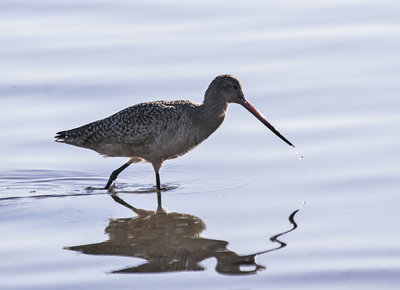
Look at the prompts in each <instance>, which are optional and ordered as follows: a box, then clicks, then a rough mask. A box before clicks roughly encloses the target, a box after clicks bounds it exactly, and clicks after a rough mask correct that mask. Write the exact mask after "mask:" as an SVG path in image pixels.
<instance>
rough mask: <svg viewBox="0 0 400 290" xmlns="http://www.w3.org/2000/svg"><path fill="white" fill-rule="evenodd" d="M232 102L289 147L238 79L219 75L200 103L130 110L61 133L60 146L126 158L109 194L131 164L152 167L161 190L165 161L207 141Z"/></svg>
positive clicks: (155, 104) (151, 105)
mask: <svg viewBox="0 0 400 290" xmlns="http://www.w3.org/2000/svg"><path fill="white" fill-rule="evenodd" d="M229 103H236V104H240V105H242V106H243V107H245V108H246V109H247V110H248V111H249V112H250V113H252V114H253V115H254V116H255V117H256V118H257V119H258V120H260V121H261V122H262V123H263V124H264V125H265V126H267V127H268V128H269V129H270V130H271V131H272V132H274V133H275V134H276V135H277V136H278V137H279V138H281V139H282V140H283V141H285V142H286V143H287V144H289V145H290V146H293V147H294V145H293V144H292V143H290V142H289V141H288V140H287V139H286V138H285V137H284V136H282V135H281V134H280V133H279V132H278V131H277V130H276V129H275V128H274V127H273V126H272V125H271V124H270V123H269V122H268V121H267V120H266V119H265V118H264V116H263V115H262V114H261V113H260V112H258V111H257V110H256V109H255V108H254V107H253V105H251V104H250V103H249V102H248V101H247V100H246V98H245V97H244V94H243V91H242V87H241V84H240V82H239V80H238V79H237V78H236V77H235V76H232V75H219V76H217V77H216V78H215V79H214V80H213V81H212V82H211V84H210V85H209V87H208V89H207V90H206V92H205V95H204V101H203V103H202V104H199V103H196V102H192V101H157V102H148V103H141V104H137V105H135V106H132V107H128V108H126V109H124V110H122V111H120V112H118V113H116V114H114V115H112V116H110V117H108V118H105V119H102V120H99V121H95V122H92V123H89V124H87V125H84V126H81V127H79V128H75V129H71V130H67V131H61V132H58V133H57V135H56V136H55V139H56V141H57V142H63V143H67V144H71V145H74V146H78V147H83V148H88V149H92V150H94V151H96V152H98V153H100V154H102V155H104V156H106V157H108V156H110V157H128V158H129V161H128V162H127V163H125V164H124V165H122V166H121V167H120V168H118V169H117V170H115V171H113V172H112V174H111V176H110V178H109V180H108V182H107V184H106V186H105V189H108V188H109V187H110V185H111V184H112V182H113V181H114V180H115V179H116V178H117V176H118V174H120V173H121V171H123V170H124V169H126V168H127V167H128V166H129V165H131V164H132V163H137V162H142V161H146V162H150V163H151V164H152V165H153V168H154V171H155V173H156V186H157V189H158V190H160V189H161V183H160V169H161V166H162V164H163V163H164V161H165V160H168V159H172V158H176V157H179V156H181V155H183V154H185V153H187V152H188V151H190V150H192V149H193V148H194V147H196V146H197V145H199V144H200V143H201V142H203V141H204V140H205V139H207V138H208V136H210V135H211V134H212V133H213V132H214V131H215V130H216V129H217V128H218V127H219V126H220V125H221V124H222V122H223V120H224V118H225V114H226V111H227V108H228V104H229Z"/></svg>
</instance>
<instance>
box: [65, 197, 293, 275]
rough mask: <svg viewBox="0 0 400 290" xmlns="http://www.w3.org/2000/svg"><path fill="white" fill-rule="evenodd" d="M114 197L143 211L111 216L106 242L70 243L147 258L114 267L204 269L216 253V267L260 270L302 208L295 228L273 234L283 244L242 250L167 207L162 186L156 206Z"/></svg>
mask: <svg viewBox="0 0 400 290" xmlns="http://www.w3.org/2000/svg"><path fill="white" fill-rule="evenodd" d="M111 197H112V198H113V200H114V201H115V202H117V203H119V204H121V205H123V206H125V207H126V208H128V209H130V210H132V211H133V212H134V213H136V214H137V217H133V218H119V219H111V220H110V222H109V225H108V226H107V227H106V229H105V232H106V233H107V234H108V236H109V239H108V240H106V241H104V242H100V243H93V244H87V245H79V246H73V247H66V249H68V250H74V251H79V252H82V253H85V254H89V255H110V256H127V257H135V258H140V259H144V260H145V261H146V262H144V263H142V264H140V265H137V266H132V267H128V268H124V269H120V270H115V271H112V272H111V273H160V272H177V271H203V270H204V268H203V267H202V265H201V264H200V263H201V262H202V261H204V260H206V259H208V258H215V259H216V260H217V265H216V267H215V270H216V271H217V272H218V273H220V274H229V275H242V274H256V273H257V272H258V271H260V270H263V269H265V267H264V266H262V265H259V264H257V262H256V256H257V255H260V254H264V253H267V252H271V251H276V250H278V249H280V248H283V247H285V246H286V244H285V243H283V242H281V241H280V240H278V237H280V236H282V235H284V234H286V233H289V232H291V231H293V230H294V229H295V228H296V227H297V224H296V223H295V222H294V216H295V214H296V213H297V212H298V210H296V211H294V212H293V213H292V214H291V215H290V217H289V221H290V223H291V224H292V225H293V227H292V229H290V230H288V231H285V232H282V233H280V234H277V235H274V236H272V237H271V238H270V240H271V241H272V242H277V243H279V244H280V246H279V247H278V248H275V249H270V250H267V251H263V252H258V253H254V254H250V255H239V254H237V253H235V252H233V251H231V250H229V249H228V242H227V241H223V240H215V239H207V238H204V237H202V236H201V235H200V233H201V232H202V231H203V230H204V229H205V224H204V222H203V221H202V220H201V219H200V218H198V217H196V216H193V215H190V214H184V213H177V212H167V211H165V210H164V209H163V208H162V204H161V192H160V191H158V192H157V210H156V211H151V210H144V209H138V208H136V207H134V206H132V205H130V204H128V203H127V202H125V201H124V200H122V199H121V198H120V197H119V196H118V195H117V194H116V193H115V192H114V193H112V194H111ZM242 266H246V267H245V268H242Z"/></svg>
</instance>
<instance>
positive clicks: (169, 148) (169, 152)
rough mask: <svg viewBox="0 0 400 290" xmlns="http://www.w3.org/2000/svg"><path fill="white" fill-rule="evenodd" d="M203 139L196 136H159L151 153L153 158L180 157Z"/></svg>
mask: <svg viewBox="0 0 400 290" xmlns="http://www.w3.org/2000/svg"><path fill="white" fill-rule="evenodd" d="M201 141H202V140H199V139H198V138H196V137H195V136H193V135H191V136H185V138H179V137H175V138H162V137H161V138H159V140H157V142H155V144H154V145H155V146H154V148H153V150H151V152H150V155H151V157H152V158H155V159H159V160H167V159H172V158H176V157H179V156H181V155H183V154H185V153H187V152H188V151H190V150H192V149H193V148H195V147H196V146H197V145H198V144H199V143H200V142H201Z"/></svg>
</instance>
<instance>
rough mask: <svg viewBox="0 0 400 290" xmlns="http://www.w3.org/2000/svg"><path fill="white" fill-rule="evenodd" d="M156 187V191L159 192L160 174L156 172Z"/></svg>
mask: <svg viewBox="0 0 400 290" xmlns="http://www.w3.org/2000/svg"><path fill="white" fill-rule="evenodd" d="M156 185H157V190H161V183H160V173H158V172H156Z"/></svg>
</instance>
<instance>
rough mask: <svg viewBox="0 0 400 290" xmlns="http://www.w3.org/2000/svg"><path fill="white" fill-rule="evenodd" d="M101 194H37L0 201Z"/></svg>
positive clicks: (1, 199)
mask: <svg viewBox="0 0 400 290" xmlns="http://www.w3.org/2000/svg"><path fill="white" fill-rule="evenodd" d="M101 194H104V193H72V194H38V195H30V196H9V197H1V198H0V201H3V200H18V199H42V198H53V197H71V196H89V195H101Z"/></svg>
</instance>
